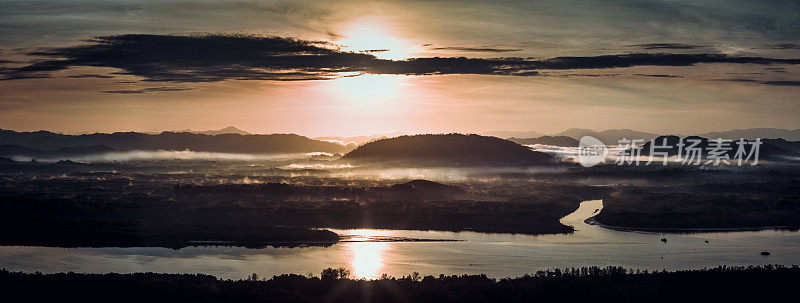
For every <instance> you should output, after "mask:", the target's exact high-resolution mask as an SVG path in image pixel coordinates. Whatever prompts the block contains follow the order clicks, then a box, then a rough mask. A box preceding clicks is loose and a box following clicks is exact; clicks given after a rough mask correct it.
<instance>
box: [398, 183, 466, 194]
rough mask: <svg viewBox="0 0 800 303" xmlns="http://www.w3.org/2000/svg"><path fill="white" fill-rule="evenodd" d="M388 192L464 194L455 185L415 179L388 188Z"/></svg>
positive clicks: (461, 189) (462, 190)
mask: <svg viewBox="0 0 800 303" xmlns="http://www.w3.org/2000/svg"><path fill="white" fill-rule="evenodd" d="M388 190H390V191H400V192H415V193H427V194H457V193H462V192H464V189H463V188H461V187H459V186H455V185H446V184H442V183H438V182H433V181H429V180H423V179H417V180H411V181H408V182H406V183H401V184H395V185H392V186H390V187H389V188H388Z"/></svg>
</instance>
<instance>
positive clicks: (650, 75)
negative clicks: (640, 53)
mask: <svg viewBox="0 0 800 303" xmlns="http://www.w3.org/2000/svg"><path fill="white" fill-rule="evenodd" d="M633 75H634V76H642V77H654V78H682V77H681V76H676V75H662V74H633Z"/></svg>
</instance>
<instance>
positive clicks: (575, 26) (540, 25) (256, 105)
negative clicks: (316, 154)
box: [0, 0, 800, 137]
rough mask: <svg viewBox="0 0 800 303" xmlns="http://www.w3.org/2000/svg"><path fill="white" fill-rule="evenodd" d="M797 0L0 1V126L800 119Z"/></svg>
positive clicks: (270, 128)
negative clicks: (489, 0) (483, 0)
mask: <svg viewBox="0 0 800 303" xmlns="http://www.w3.org/2000/svg"><path fill="white" fill-rule="evenodd" d="M798 33H800V1H682V0H673V1H656V0H642V1H570V0H553V1H491V2H488V1H487V2H482V1H253V0H240V1H220V0H214V1H212V0H208V1H119V0H118V1H113V0H112V1H76V0H64V1H36V0H33V1H30V0H28V1H5V0H0V128H2V129H14V130H19V131H33V130H40V129H44V130H51V131H57V132H64V133H84V132H113V131H156V130H182V129H195V130H207V129H219V128H223V127H226V126H229V125H233V126H236V127H238V128H240V129H242V130H245V131H249V132H252V133H288V132H293V133H298V134H302V135H306V136H311V137H315V136H332V135H335V136H358V135H369V134H380V133H396V132H401V133H444V132H462V133H481V132H486V131H497V130H509V131H510V130H514V131H520V130H526V131H537V132H541V133H555V132H559V131H562V130H564V129H567V128H572V127H578V128H590V129H595V130H604V129H614V128H629V129H635V130H640V131H647V132H653V133H682V134H690V133H703V132H708V131H722V130H730V129H737V128H755V127H774V128H787V129H797V128H800V119H798V116H800V115H798V114H799V113H800V100H799V98H798V96H800V94H799V93H800V69H798V67H800V66H799V65H798V64H799V63H800V38H798V37H800V35H798Z"/></svg>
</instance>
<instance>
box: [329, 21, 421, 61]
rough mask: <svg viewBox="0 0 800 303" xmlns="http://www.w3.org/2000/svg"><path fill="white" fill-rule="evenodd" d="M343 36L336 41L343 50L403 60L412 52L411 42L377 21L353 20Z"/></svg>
mask: <svg viewBox="0 0 800 303" xmlns="http://www.w3.org/2000/svg"><path fill="white" fill-rule="evenodd" d="M344 36H345V38H344V39H342V40H339V41H338V43H339V44H341V45H343V46H344V47H345V50H348V51H354V52H369V53H370V54H372V55H374V56H375V57H378V58H380V59H390V60H403V59H406V58H408V57H409V56H410V55H411V54H412V52H413V46H412V45H411V44H409V43H408V42H406V41H404V40H402V39H400V38H398V37H396V36H395V35H394V34H393V31H392V30H390V29H389V28H388V27H387V26H386V25H384V24H382V23H379V22H374V21H361V22H355V23H353V24H351V25H350V26H349V27H348V29H347V31H345V35H344Z"/></svg>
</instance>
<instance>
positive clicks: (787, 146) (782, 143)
mask: <svg viewBox="0 0 800 303" xmlns="http://www.w3.org/2000/svg"><path fill="white" fill-rule="evenodd" d="M761 141H763V142H764V143H768V144H771V145H774V146H777V147H780V148H782V149H784V150H787V151H794V152H800V141H787V140H784V139H763V140H761Z"/></svg>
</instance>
